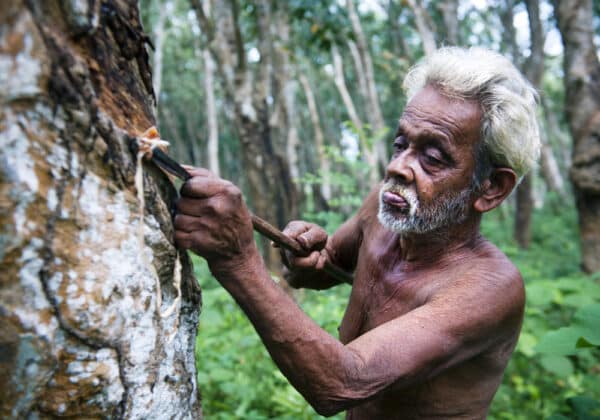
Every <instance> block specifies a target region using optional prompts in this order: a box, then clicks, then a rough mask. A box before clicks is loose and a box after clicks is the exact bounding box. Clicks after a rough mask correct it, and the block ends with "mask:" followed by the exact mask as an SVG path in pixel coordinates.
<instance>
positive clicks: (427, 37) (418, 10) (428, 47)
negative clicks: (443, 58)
mask: <svg viewBox="0 0 600 420" xmlns="http://www.w3.org/2000/svg"><path fill="white" fill-rule="evenodd" d="M406 2H407V3H408V6H409V7H410V8H411V9H412V11H413V13H414V15H415V24H416V25H417V31H418V32H419V35H420V36H421V41H422V42H423V51H424V52H425V55H430V54H432V53H433V52H434V51H435V50H436V48H437V46H436V43H435V31H434V29H433V23H432V22H431V17H430V16H429V13H428V12H427V10H426V9H425V8H424V7H423V5H422V4H421V1H420V0H406Z"/></svg>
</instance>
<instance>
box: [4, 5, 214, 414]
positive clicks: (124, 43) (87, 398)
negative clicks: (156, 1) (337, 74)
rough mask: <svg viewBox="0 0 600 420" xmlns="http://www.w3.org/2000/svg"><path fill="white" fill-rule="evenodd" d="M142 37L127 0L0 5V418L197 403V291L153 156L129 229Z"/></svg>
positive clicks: (150, 111) (149, 105) (142, 83)
mask: <svg viewBox="0 0 600 420" xmlns="http://www.w3.org/2000/svg"><path fill="white" fill-rule="evenodd" d="M145 42H146V36H145V35H144V34H143V32H142V28H141V25H140V22H139V16H138V9H137V2H135V1H133V0H106V1H99V0H96V1H94V0H88V1H75V0H73V1H66V0H65V1H55V0H15V1H2V5H1V6H0V103H1V105H0V115H1V118H0V265H1V267H2V269H1V271H0V389H1V390H2V393H1V395H0V417H2V418H30V417H31V418H37V417H42V418H45V417H57V416H69V417H78V418H81V417H86V418H100V417H101V418H107V417H115V418H119V417H125V418H199V417H201V416H202V415H201V409H200V400H199V395H198V390H197V387H196V369H195V361H194V344H195V340H196V330H197V321H198V315H199V310H200V291H199V289H198V286H197V283H196V281H195V279H194V278H193V276H192V273H191V265H190V262H189V260H188V258H187V255H186V254H185V253H183V254H181V253H180V254H179V256H178V252H177V250H176V248H175V247H174V245H173V227H172V221H171V214H170V207H171V203H172V200H173V198H174V196H175V193H176V192H175V190H174V189H173V187H172V185H171V183H170V182H169V180H168V179H167V178H166V177H165V176H164V175H163V174H162V173H161V172H159V171H158V170H156V169H155V168H153V167H152V166H151V165H145V168H144V186H145V188H144V189H145V203H146V204H145V208H144V209H143V212H144V217H143V220H144V222H143V225H141V226H142V227H143V238H142V237H139V236H138V235H137V233H138V227H139V226H140V225H139V223H140V222H139V220H140V219H139V212H140V205H139V201H138V199H137V198H136V188H135V186H134V173H135V171H136V160H135V155H134V154H133V153H132V151H131V145H132V143H133V142H134V141H135V136H136V135H138V134H139V133H141V132H143V131H144V130H146V129H147V128H148V127H149V126H152V125H154V99H153V94H152V83H151V74H150V69H149V66H148V57H147V54H146V46H145ZM178 258H179V261H180V263H181V272H180V275H181V291H182V293H181V294H182V297H181V301H180V302H179V303H177V302H175V303H176V304H175V306H174V310H173V311H172V312H171V314H165V308H167V307H169V306H170V305H171V304H172V303H173V302H174V301H175V297H176V295H177V292H176V290H175V288H174V287H173V282H174V278H176V277H177V273H176V272H177V270H176V269H175V267H177V266H178V264H176V260H177V259H178ZM161 289H162V291H161ZM159 296H161V297H162V306H161V304H160V300H159V299H158V297H159Z"/></svg>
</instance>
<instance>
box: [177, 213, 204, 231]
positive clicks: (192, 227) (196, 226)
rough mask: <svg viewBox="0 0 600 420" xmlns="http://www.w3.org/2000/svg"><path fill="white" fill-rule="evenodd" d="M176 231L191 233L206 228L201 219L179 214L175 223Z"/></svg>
mask: <svg viewBox="0 0 600 420" xmlns="http://www.w3.org/2000/svg"><path fill="white" fill-rule="evenodd" d="M173 225H174V226H175V230H176V231H181V232H185V233H191V232H194V231H197V230H201V229H203V228H205V225H204V223H203V222H202V219H201V218H200V217H194V216H188V215H187V214H181V213H178V214H177V215H175V219H174V221H173Z"/></svg>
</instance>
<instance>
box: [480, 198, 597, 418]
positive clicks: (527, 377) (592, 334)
mask: <svg viewBox="0 0 600 420" xmlns="http://www.w3.org/2000/svg"><path fill="white" fill-rule="evenodd" d="M501 215H502V213H501V212H496V214H492V215H490V216H491V217H490V218H488V220H486V222H485V223H484V226H483V229H482V230H483V231H484V233H485V234H486V236H488V237H489V238H491V239H492V240H493V241H495V242H496V243H497V244H500V245H501V248H502V249H503V250H504V252H505V253H506V254H507V255H508V256H509V257H510V258H511V260H513V261H514V262H515V263H516V264H517V266H518V267H519V269H520V271H521V273H522V274H523V278H524V280H525V285H526V292H527V306H526V310H525V320H524V323H523V329H522V331H521V337H520V339H519V343H518V344H517V348H516V349H515V352H514V354H513V357H512V359H511V362H510V363H509V366H508V368H507V371H506V373H505V377H504V381H503V383H502V385H501V386H500V389H499V391H498V393H497V394H496V397H495V399H494V403H493V405H492V408H491V412H490V418H491V419H511V420H513V419H514V420H516V419H531V418H548V419H556V420H557V419H562V418H575V419H591V418H598V417H594V415H595V416H598V415H599V413H596V414H593V413H594V410H596V409H597V407H598V401H600V379H599V378H598V372H599V371H600V362H599V361H600V351H599V349H598V339H599V338H600V337H599V335H600V334H599V333H598V332H597V330H598V325H600V323H599V322H598V320H599V317H600V285H599V284H598V283H597V282H596V281H595V280H597V279H596V278H594V277H590V276H584V275H583V274H581V273H580V272H579V267H578V265H577V264H578V261H579V250H578V247H577V245H576V244H577V235H576V218H575V216H576V215H575V211H574V209H573V208H572V207H570V206H567V207H566V206H565V205H564V202H562V201H561V200H560V199H559V198H558V197H555V196H549V197H548V198H547V204H546V206H545V207H544V209H542V210H541V211H538V212H536V213H535V215H534V227H533V241H532V244H531V247H530V249H528V250H519V249H518V248H517V247H516V245H515V244H514V243H513V242H512V239H511V238H510V235H511V232H512V220H511V218H505V219H503V218H502V217H501Z"/></svg>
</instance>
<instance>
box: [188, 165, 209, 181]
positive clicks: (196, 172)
mask: <svg viewBox="0 0 600 420" xmlns="http://www.w3.org/2000/svg"><path fill="white" fill-rule="evenodd" d="M181 166H183V169H185V170H186V171H188V173H189V174H190V175H191V176H204V177H211V178H215V177H216V175H215V174H213V173H212V172H211V171H209V170H208V169H205V168H196V167H195V166H191V165H181Z"/></svg>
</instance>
